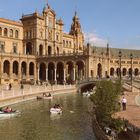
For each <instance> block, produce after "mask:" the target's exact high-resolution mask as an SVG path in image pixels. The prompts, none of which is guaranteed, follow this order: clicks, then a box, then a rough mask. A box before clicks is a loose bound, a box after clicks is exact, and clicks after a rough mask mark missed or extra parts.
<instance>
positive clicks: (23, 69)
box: [21, 62, 27, 76]
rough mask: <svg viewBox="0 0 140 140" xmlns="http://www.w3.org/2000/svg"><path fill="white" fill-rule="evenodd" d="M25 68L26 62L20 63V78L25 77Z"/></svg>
mask: <svg viewBox="0 0 140 140" xmlns="http://www.w3.org/2000/svg"><path fill="white" fill-rule="evenodd" d="M26 67H27V64H26V62H22V64H21V72H22V76H23V75H26V71H27V70H26Z"/></svg>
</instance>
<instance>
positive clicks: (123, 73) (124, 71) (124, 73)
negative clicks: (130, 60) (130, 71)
mask: <svg viewBox="0 0 140 140" xmlns="http://www.w3.org/2000/svg"><path fill="white" fill-rule="evenodd" d="M126 74H127V70H126V68H123V70H122V75H123V76H126Z"/></svg>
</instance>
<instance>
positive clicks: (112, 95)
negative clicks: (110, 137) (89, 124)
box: [90, 80, 122, 127]
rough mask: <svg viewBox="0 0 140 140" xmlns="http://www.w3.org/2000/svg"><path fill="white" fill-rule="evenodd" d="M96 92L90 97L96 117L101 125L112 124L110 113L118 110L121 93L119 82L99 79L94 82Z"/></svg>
mask: <svg viewBox="0 0 140 140" xmlns="http://www.w3.org/2000/svg"><path fill="white" fill-rule="evenodd" d="M96 87H97V88H96V92H95V94H92V96H91V97H90V99H91V101H92V102H93V104H94V106H95V113H96V119H97V121H98V123H99V124H100V125H101V127H104V126H106V125H112V124H113V122H115V121H114V119H113V118H112V115H113V114H114V113H115V112H117V111H119V110H120V104H119V102H118V101H119V96H120V94H121V89H122V86H121V82H120V81H116V82H114V83H113V82H112V81H105V80H103V81H99V82H97V84H96Z"/></svg>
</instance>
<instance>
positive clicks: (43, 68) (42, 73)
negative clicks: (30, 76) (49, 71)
mask: <svg viewBox="0 0 140 140" xmlns="http://www.w3.org/2000/svg"><path fill="white" fill-rule="evenodd" d="M39 70H40V71H39V79H40V80H41V81H46V64H45V63H41V64H40V68H39Z"/></svg>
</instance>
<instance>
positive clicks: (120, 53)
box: [119, 51, 122, 81]
mask: <svg viewBox="0 0 140 140" xmlns="http://www.w3.org/2000/svg"><path fill="white" fill-rule="evenodd" d="M121 59H122V52H121V51H119V65H120V70H119V76H120V81H121V80H122V72H121Z"/></svg>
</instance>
